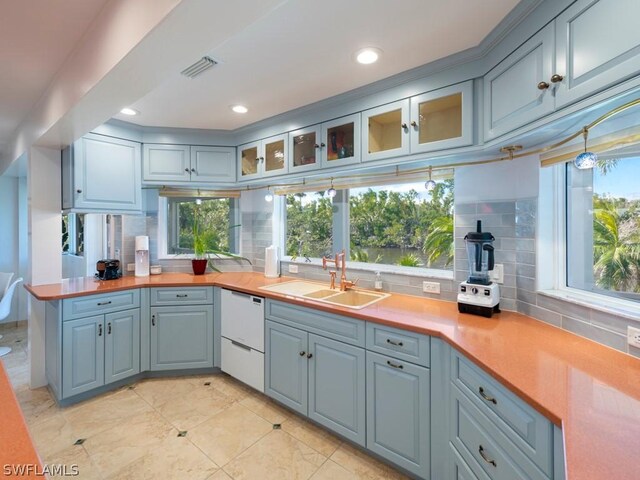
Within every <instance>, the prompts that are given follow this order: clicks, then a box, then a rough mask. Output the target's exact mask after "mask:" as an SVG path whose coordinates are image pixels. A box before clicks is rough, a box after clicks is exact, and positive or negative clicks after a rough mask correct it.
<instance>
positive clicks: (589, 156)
mask: <svg viewBox="0 0 640 480" xmlns="http://www.w3.org/2000/svg"><path fill="white" fill-rule="evenodd" d="M582 136H583V137H584V152H582V153H581V154H580V155H578V156H577V157H576V159H575V160H574V161H573V163H574V164H575V166H576V167H577V168H579V169H580V170H587V169H589V168H593V167H595V166H596V162H597V161H598V156H597V155H596V154H595V153H593V152H587V138H588V136H589V129H588V128H587V127H584V128H583V129H582Z"/></svg>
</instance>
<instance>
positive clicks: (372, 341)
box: [366, 322, 430, 367]
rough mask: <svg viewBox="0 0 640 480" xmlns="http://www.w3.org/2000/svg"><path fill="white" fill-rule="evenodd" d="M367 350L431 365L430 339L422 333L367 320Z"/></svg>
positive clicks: (423, 364) (426, 365) (425, 365)
mask: <svg viewBox="0 0 640 480" xmlns="http://www.w3.org/2000/svg"><path fill="white" fill-rule="evenodd" d="M366 336H367V350H372V351H374V352H378V353H383V354H387V355H392V356H394V357H396V358H400V359H402V360H406V361H407V362H412V363H416V364H418V365H422V366H424V367H428V366H429V356H430V355H429V354H430V339H429V337H428V336H426V335H422V334H420V333H414V332H409V331H406V330H401V329H398V328H393V327H387V326H384V325H378V324H376V323H370V322H367V335H366Z"/></svg>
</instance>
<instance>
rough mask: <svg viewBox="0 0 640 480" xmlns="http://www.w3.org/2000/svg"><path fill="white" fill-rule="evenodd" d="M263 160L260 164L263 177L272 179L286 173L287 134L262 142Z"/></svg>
mask: <svg viewBox="0 0 640 480" xmlns="http://www.w3.org/2000/svg"><path fill="white" fill-rule="evenodd" d="M262 149H263V151H264V153H263V156H264V160H262V161H261V162H260V163H261V165H262V168H263V170H264V172H263V176H265V177H272V176H274V175H282V174H283V173H287V171H288V169H289V168H288V167H289V160H288V158H287V157H288V150H289V138H288V136H287V134H286V133H285V134H284V135H276V136H275V137H271V138H267V139H266V140H263V141H262Z"/></svg>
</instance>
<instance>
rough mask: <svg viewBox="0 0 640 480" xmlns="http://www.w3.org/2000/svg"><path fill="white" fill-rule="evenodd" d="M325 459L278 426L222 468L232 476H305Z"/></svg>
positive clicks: (276, 479)
mask: <svg viewBox="0 0 640 480" xmlns="http://www.w3.org/2000/svg"><path fill="white" fill-rule="evenodd" d="M326 460H327V457H325V456H324V455H320V454H319V453H318V452H316V451H315V450H313V449H312V448H310V447H308V446H307V445H305V444H304V443H302V442H301V441H299V440H296V439H295V438H293V437H292V436H291V435H289V434H288V433H286V432H283V431H282V430H273V431H272V432H271V433H269V434H268V435H267V436H265V437H264V438H262V439H261V440H260V441H258V442H257V443H255V444H254V445H252V446H251V447H250V448H248V449H247V450H246V451H245V452H243V453H242V454H241V455H239V456H238V457H237V458H235V459H233V460H232V461H231V462H229V464H228V465H225V467H224V469H225V472H227V473H228V474H229V475H231V477H233V478H234V479H235V480H252V479H257V478H259V479H261V480H271V479H272V480H286V479H292V480H294V479H295V480H306V479H307V478H309V477H311V475H313V474H314V473H315V472H316V471H317V470H318V468H319V467H320V466H321V465H322V464H323V463H324V462H325V461H326Z"/></svg>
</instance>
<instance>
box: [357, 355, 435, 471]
mask: <svg viewBox="0 0 640 480" xmlns="http://www.w3.org/2000/svg"><path fill="white" fill-rule="evenodd" d="M429 379H430V375H429V369H428V368H425V367H420V366H418V365H413V364H411V363H408V362H405V361H402V360H397V359H395V358H393V357H387V356H384V355H379V354H377V353H372V352H367V448H368V449H369V450H372V451H374V452H376V453H377V454H379V455H381V456H383V457H385V458H386V459H388V460H390V461H392V462H394V463H396V464H397V465H400V466H401V467H403V468H406V469H407V470H409V471H410V472H412V473H414V474H416V475H418V476H420V477H421V478H428V477H429V470H430V466H429V465H430V463H429V458H430V452H431V447H430V444H429V425H430V421H429V420H430V418H429V412H430V400H429V399H430V395H429Z"/></svg>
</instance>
